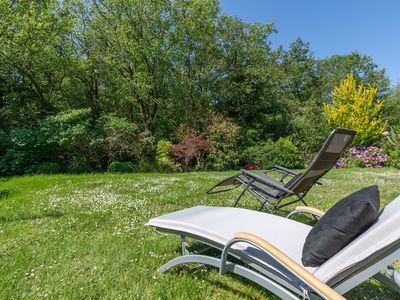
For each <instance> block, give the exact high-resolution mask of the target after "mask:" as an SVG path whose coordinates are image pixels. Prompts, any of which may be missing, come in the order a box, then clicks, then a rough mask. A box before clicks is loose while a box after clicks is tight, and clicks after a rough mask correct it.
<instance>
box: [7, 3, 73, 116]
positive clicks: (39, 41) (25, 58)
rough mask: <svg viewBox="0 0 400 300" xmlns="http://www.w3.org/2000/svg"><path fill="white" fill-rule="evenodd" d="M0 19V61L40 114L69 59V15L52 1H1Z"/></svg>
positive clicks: (46, 110)
mask: <svg viewBox="0 0 400 300" xmlns="http://www.w3.org/2000/svg"><path fill="white" fill-rule="evenodd" d="M0 20H1V22H0V32H1V33H0V45H1V48H0V63H1V64H4V65H6V66H8V67H9V68H10V69H11V70H12V72H13V74H14V78H15V79H14V80H15V81H16V82H21V83H22V84H23V85H24V86H25V87H26V88H27V89H28V90H29V91H30V92H31V94H32V96H33V97H32V99H35V100H36V101H35V104H36V107H37V108H38V110H39V111H40V113H41V114H47V113H49V112H50V111H51V110H52V106H53V104H54V103H51V100H55V99H56V98H57V97H55V94H56V93H57V92H58V90H59V88H60V86H61V84H62V82H63V80H64V79H65V77H66V75H67V70H68V66H69V61H70V59H71V58H72V55H71V53H72V48H71V43H70V39H69V34H70V33H71V31H72V25H73V18H72V16H71V15H70V14H69V11H68V10H67V9H66V8H65V7H64V6H63V4H62V3H60V1H56V0H51V1H12V2H11V4H10V1H1V2H0Z"/></svg>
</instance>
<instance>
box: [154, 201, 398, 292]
mask: <svg viewBox="0 0 400 300" xmlns="http://www.w3.org/2000/svg"><path fill="white" fill-rule="evenodd" d="M399 224H400V196H399V197H398V198H397V199H395V200H394V201H392V202H391V203H390V204H388V205H387V206H386V207H385V208H384V209H383V211H382V212H381V214H380V216H379V219H378V221H377V222H376V223H375V224H374V225H372V226H371V227H370V228H369V229H368V230H367V231H365V232H364V233H363V234H361V235H360V236H359V237H357V238H356V239H355V240H354V241H352V242H351V243H350V244H349V245H347V246H346V247H345V248H343V249H342V250H341V251H339V252H338V253H337V254H336V255H334V256H333V257H331V258H330V259H329V260H328V261H326V262H325V263H323V264H322V265H321V266H319V267H317V268H310V267H303V265H302V263H301V254H302V249H303V244H304V241H305V238H306V236H307V234H308V232H309V231H310V230H311V227H310V226H308V225H305V224H302V223H299V222H296V221H293V220H290V219H287V218H283V217H279V216H275V215H271V214H267V213H262V212H257V211H252V210H247V209H241V208H233V207H207V206H197V207H192V208H188V209H184V210H181V211H177V212H173V213H170V214H167V215H163V216H159V217H156V218H153V219H151V220H150V221H149V222H148V223H147V224H146V225H148V226H154V227H156V228H157V230H159V231H162V232H168V233H173V234H177V235H179V236H181V237H182V252H183V253H182V256H180V257H177V258H175V259H173V260H171V261H169V262H167V263H166V264H164V265H163V266H161V267H160V268H159V271H160V272H165V271H167V270H168V269H170V268H172V267H174V266H177V265H185V264H187V263H199V264H204V265H211V266H214V267H217V268H219V269H220V273H221V274H223V273H225V272H227V271H230V272H233V273H235V274H238V275H240V276H243V277H245V278H247V279H249V280H251V281H253V282H255V283H257V284H259V285H260V286H262V287H264V288H266V289H268V290H269V291H271V292H272V293H274V294H276V295H277V296H279V297H281V298H282V299H319V298H322V299H344V298H343V297H342V296H341V295H343V294H344V293H346V292H348V291H349V290H351V289H352V288H354V287H356V286H357V285H359V284H360V283H362V282H363V281H365V280H367V279H368V278H370V277H372V276H374V277H375V278H376V279H378V280H379V281H381V282H382V283H384V284H385V285H387V286H389V287H390V288H391V289H393V290H395V291H396V292H398V293H400V288H399V287H398V286H397V285H396V284H395V282H394V281H392V280H391V279H390V278H389V277H387V276H385V275H383V274H382V273H380V271H381V270H383V269H385V268H386V267H387V266H389V265H391V264H392V263H393V262H395V261H396V260H398V259H399V257H400V226H399ZM186 237H189V238H192V239H194V240H197V241H199V242H201V243H202V244H205V245H207V246H208V247H212V248H215V249H218V250H220V251H221V253H220V254H221V255H218V256H211V255H205V254H201V252H189V251H188V250H187V246H188V245H187V243H186V240H185V238H186ZM228 255H231V256H232V257H235V258H236V259H237V260H236V261H238V262H235V263H234V262H231V261H228V260H227V258H228Z"/></svg>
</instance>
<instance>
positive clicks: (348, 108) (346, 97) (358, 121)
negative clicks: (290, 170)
mask: <svg viewBox="0 0 400 300" xmlns="http://www.w3.org/2000/svg"><path fill="white" fill-rule="evenodd" d="M376 94H377V89H376V88H375V87H373V86H370V85H368V86H366V85H364V84H360V85H357V83H356V80H355V78H354V77H353V75H352V74H348V75H347V78H346V79H344V80H342V81H341V82H340V84H339V86H336V87H334V89H333V91H332V103H329V104H328V103H324V111H325V116H326V119H327V121H328V123H329V124H330V125H331V126H333V127H344V128H349V129H354V130H356V131H357V135H356V136H355V138H354V144H356V145H370V144H371V143H372V142H374V141H375V140H376V139H377V138H378V137H379V136H380V135H381V134H382V132H383V131H384V130H385V127H386V125H387V124H386V123H387V122H386V121H383V120H382V108H383V101H382V100H376V99H375V98H376Z"/></svg>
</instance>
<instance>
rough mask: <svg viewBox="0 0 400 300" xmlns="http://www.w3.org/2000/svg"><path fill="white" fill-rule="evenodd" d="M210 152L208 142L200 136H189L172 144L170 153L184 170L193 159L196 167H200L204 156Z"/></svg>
mask: <svg viewBox="0 0 400 300" xmlns="http://www.w3.org/2000/svg"><path fill="white" fill-rule="evenodd" d="M209 152H210V143H209V142H208V141H206V140H205V139H203V138H202V137H201V136H189V137H187V138H186V139H185V140H183V141H182V142H180V143H179V144H177V145H173V146H172V154H173V155H174V157H175V160H176V161H177V162H179V163H180V164H181V166H182V168H183V171H186V170H187V168H188V166H189V163H190V162H191V161H192V160H195V163H196V168H197V169H202V168H203V163H204V156H205V155H206V154H207V153H209Z"/></svg>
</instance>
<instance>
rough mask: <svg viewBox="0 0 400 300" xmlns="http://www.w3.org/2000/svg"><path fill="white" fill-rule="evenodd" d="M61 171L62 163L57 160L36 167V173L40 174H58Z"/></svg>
mask: <svg viewBox="0 0 400 300" xmlns="http://www.w3.org/2000/svg"><path fill="white" fill-rule="evenodd" d="M60 171H61V168H60V165H59V164H58V163H55V162H43V163H41V164H39V165H38V166H37V168H36V173H38V174H57V173H60Z"/></svg>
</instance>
